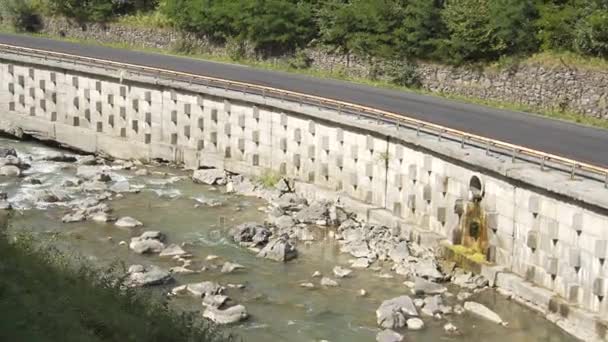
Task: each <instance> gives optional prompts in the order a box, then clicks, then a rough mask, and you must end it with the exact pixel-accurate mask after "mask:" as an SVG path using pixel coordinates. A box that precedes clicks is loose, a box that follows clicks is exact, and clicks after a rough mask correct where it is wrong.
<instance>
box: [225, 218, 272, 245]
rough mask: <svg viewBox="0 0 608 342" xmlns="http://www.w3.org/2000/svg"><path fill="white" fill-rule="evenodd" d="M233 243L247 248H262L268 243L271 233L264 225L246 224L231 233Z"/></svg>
mask: <svg viewBox="0 0 608 342" xmlns="http://www.w3.org/2000/svg"><path fill="white" fill-rule="evenodd" d="M231 235H232V238H233V239H234V242H236V243H238V244H240V245H242V246H247V247H262V246H264V245H266V244H267V243H268V239H269V238H270V236H271V235H272V232H271V231H270V230H269V229H268V228H266V227H265V226H264V225H261V224H258V223H254V222H248V223H243V224H240V225H238V226H236V227H235V228H234V229H232V232H231Z"/></svg>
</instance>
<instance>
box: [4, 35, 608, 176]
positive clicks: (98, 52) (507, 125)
mask: <svg viewBox="0 0 608 342" xmlns="http://www.w3.org/2000/svg"><path fill="white" fill-rule="evenodd" d="M0 43H4V44H11V45H18V46H23V47H29V48H37V49H43V50H51V51H56V52H63V53H68V54H75V55H80V56H85V57H95V58H99V59H107V60H112V61H116V62H124V63H131V64H139V65H145V66H149V67H156V68H163V69H170V70H174V71H181V72H187V73H192V74H199V75H203V76H210V77H217V78H223V79H228V80H234V81H241V82H247V83H253V84H258V85H264V86H269V87H274V88H280V89H285V90H291V91H295V92H300V93H306V94H310V95H316V96H322V97H326V98H332V99H336V100H342V101H346V102H351V103H356V104H361V105H365V106H369V107H374V108H378V109H383V110H387V111H391V112H395V113H404V114H405V115H408V116H410V117H413V118H416V119H420V120H424V121H427V122H432V123H435V124H439V125H442V126H445V127H450V128H454V129H458V130H462V131H467V132H469V133H474V134H478V135H481V136H485V137H488V138H493V139H497V140H502V141H505V142H509V143H513V144H517V145H521V146H525V147H529V148H533V149H536V150H540V151H544V152H547V153H552V154H556V155H560V156H563V157H567V158H571V159H575V160H578V161H581V162H587V163H590V164H595V165H597V166H602V167H608V131H606V130H600V129H595V128H590V127H583V126H580V125H576V124H571V123H566V122H562V121H558V120H552V119H547V118H542V117H538V116H534V115H530V114H525V113H521V112H513V111H507V110H500V109H494V108H490V107H485V106H479V105H472V104H466V103H461V102H457V101H450V100H446V99H442V98H439V97H434V96H426V95H419V94H414V93H409V92H403V91H395V90H387V89H380V88H374V87H369V86H365V85H359V84H354V83H349V82H343V81H336V80H328V79H318V78H313V77H308V76H302V75H295V74H289V73H284V72H276V71H265V70H259V69H254V68H250V67H245V66H239V65H233V64H225V63H216V62H207V61H202V60H194V59H189V58H184V57H174V56H167V55H161V54H154V53H145V52H138V51H130V50H122V49H113V48H107V47H101V46H92V45H81V44H74V43H67V42H62V41H56V40H51V39H43V38H33V37H28V36H20V35H10V34H0Z"/></svg>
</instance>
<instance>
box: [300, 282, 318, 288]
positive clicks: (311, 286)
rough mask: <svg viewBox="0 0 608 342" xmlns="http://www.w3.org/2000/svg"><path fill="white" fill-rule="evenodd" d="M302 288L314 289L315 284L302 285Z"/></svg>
mask: <svg viewBox="0 0 608 342" xmlns="http://www.w3.org/2000/svg"><path fill="white" fill-rule="evenodd" d="M300 287H305V288H309V289H312V288H314V287H315V284H313V283H300Z"/></svg>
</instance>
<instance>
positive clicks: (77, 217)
mask: <svg viewBox="0 0 608 342" xmlns="http://www.w3.org/2000/svg"><path fill="white" fill-rule="evenodd" d="M85 219H86V216H85V213H84V210H76V211H73V212H71V213H68V214H66V215H64V216H63V217H62V218H61V221H62V222H63V223H73V222H82V221H84V220H85Z"/></svg>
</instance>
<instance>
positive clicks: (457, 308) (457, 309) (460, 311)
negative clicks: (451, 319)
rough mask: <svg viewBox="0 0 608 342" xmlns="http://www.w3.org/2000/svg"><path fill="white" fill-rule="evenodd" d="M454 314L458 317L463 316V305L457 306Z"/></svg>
mask: <svg viewBox="0 0 608 342" xmlns="http://www.w3.org/2000/svg"><path fill="white" fill-rule="evenodd" d="M454 313H455V314H457V315H462V314H463V313H464V308H463V307H462V305H455V306H454Z"/></svg>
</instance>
